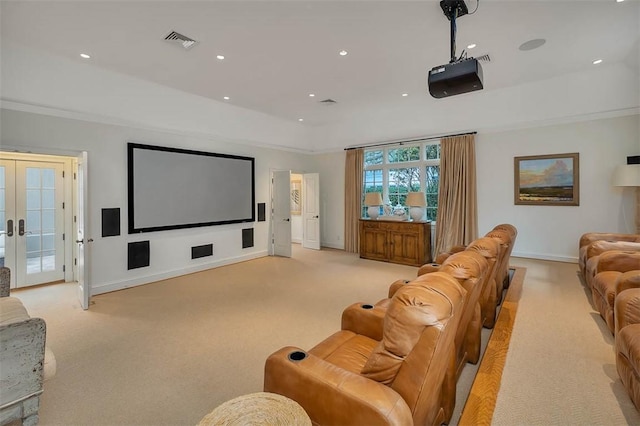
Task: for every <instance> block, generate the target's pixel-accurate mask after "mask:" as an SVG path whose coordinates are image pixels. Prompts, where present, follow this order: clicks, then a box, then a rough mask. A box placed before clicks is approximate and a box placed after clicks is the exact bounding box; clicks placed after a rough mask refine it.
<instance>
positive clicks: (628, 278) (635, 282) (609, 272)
mask: <svg viewBox="0 0 640 426" xmlns="http://www.w3.org/2000/svg"><path fill="white" fill-rule="evenodd" d="M597 271H598V272H597V274H596V275H595V277H594V278H593V281H592V283H593V287H592V289H591V297H592V300H593V304H594V306H595V307H596V309H597V310H598V312H600V316H601V317H602V319H604V320H605V322H606V323H607V326H608V327H609V330H610V331H611V333H614V332H615V319H614V317H615V315H614V313H615V309H614V304H615V299H616V297H617V295H618V294H619V293H620V292H622V291H624V290H626V289H628V288H633V287H640V252H627V251H618V250H612V251H608V252H605V253H603V254H601V255H600V260H599V262H598V269H597Z"/></svg>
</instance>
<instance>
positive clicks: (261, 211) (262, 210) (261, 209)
mask: <svg viewBox="0 0 640 426" xmlns="http://www.w3.org/2000/svg"><path fill="white" fill-rule="evenodd" d="M266 210H267V205H266V204H265V203H258V222H264V221H265V220H267V215H266Z"/></svg>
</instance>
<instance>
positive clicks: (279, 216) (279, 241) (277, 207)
mask: <svg viewBox="0 0 640 426" xmlns="http://www.w3.org/2000/svg"><path fill="white" fill-rule="evenodd" d="M271 182H272V188H271V229H272V232H273V234H272V236H271V241H272V244H273V254H274V255H276V256H284V257H291V201H290V196H291V189H290V188H291V172H290V171H288V170H287V171H277V172H273V175H272V180H271Z"/></svg>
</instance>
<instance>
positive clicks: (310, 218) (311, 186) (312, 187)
mask: <svg viewBox="0 0 640 426" xmlns="http://www.w3.org/2000/svg"><path fill="white" fill-rule="evenodd" d="M302 218H303V219H302V221H303V227H302V246H303V247H305V248H310V249H315V250H320V175H319V174H318V173H305V174H304V175H303V176H302Z"/></svg>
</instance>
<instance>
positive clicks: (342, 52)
mask: <svg viewBox="0 0 640 426" xmlns="http://www.w3.org/2000/svg"><path fill="white" fill-rule="evenodd" d="M347 53H349V52H347V51H346V50H341V51H340V56H347Z"/></svg>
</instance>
